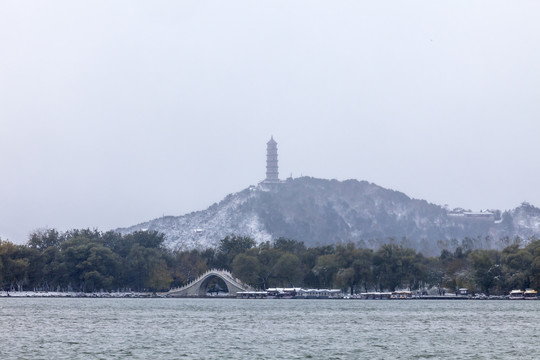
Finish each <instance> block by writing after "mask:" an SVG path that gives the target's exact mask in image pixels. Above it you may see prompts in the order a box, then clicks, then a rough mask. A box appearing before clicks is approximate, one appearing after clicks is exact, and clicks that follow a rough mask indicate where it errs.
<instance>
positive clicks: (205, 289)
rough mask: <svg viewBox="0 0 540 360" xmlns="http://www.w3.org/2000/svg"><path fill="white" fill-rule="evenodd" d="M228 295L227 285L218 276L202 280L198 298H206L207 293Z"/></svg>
mask: <svg viewBox="0 0 540 360" xmlns="http://www.w3.org/2000/svg"><path fill="white" fill-rule="evenodd" d="M220 292H221V293H227V294H230V293H231V291H230V289H229V286H228V285H227V283H226V282H225V281H224V280H223V279H222V278H221V276H218V275H214V274H212V275H209V276H208V277H206V279H204V280H203V282H202V283H201V286H200V287H199V296H206V295H207V294H208V293H210V294H212V293H215V294H219V293H220Z"/></svg>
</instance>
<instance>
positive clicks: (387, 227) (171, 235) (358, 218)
mask: <svg viewBox="0 0 540 360" xmlns="http://www.w3.org/2000/svg"><path fill="white" fill-rule="evenodd" d="M145 229H147V230H157V231H160V232H163V233H165V235H166V238H167V240H166V244H167V246H169V247H170V248H173V249H174V248H187V249H189V248H204V247H211V246H215V245H216V244H217V243H218V241H219V240H220V239H222V238H224V237H225V236H227V235H230V234H236V235H243V236H250V237H252V238H254V239H255V240H256V241H257V242H264V241H271V240H273V239H276V238H279V237H286V238H291V239H295V240H299V241H303V242H304V243H305V244H306V245H308V246H313V245H325V244H335V243H346V242H355V243H360V245H362V246H365V247H370V248H376V247H378V246H379V245H380V244H381V243H383V242H388V241H395V242H399V243H403V244H404V245H406V246H409V247H412V248H415V249H417V250H422V251H424V252H425V253H438V252H439V251H440V248H441V247H445V246H450V245H444V244H445V242H446V243H447V244H448V241H450V240H451V239H464V238H473V239H478V240H479V241H484V240H482V239H485V237H486V236H489V239H487V240H485V242H486V244H484V245H485V246H487V247H501V246H496V244H504V243H505V242H508V241H509V240H508V238H514V237H515V236H520V237H522V238H524V239H526V238H528V237H531V236H538V235H539V234H540V209H538V208H535V207H534V206H532V205H530V204H527V203H524V204H522V205H521V206H520V207H518V208H516V209H514V210H512V211H506V212H504V213H502V214H501V212H500V211H491V212H484V213H473V212H470V211H465V210H463V209H461V210H458V209H456V210H455V211H448V210H447V209H445V208H443V207H441V206H439V205H435V204H430V203H428V202H427V201H425V200H418V199H411V198H410V197H408V196H407V195H405V194H403V193H401V192H398V191H394V190H389V189H385V188H382V187H380V186H377V185H375V184H372V183H369V182H366V181H357V180H346V181H337V180H323V179H315V178H309V177H302V178H297V179H294V180H293V179H289V180H287V181H285V182H282V183H279V184H264V183H263V184H260V185H258V186H250V187H248V188H247V189H245V190H242V191H240V192H238V193H235V194H230V195H228V196H226V197H225V199H223V200H222V201H221V202H219V203H217V204H214V205H212V206H210V207H209V208H208V209H206V210H203V211H197V212H192V213H190V214H186V215H183V216H177V217H174V216H166V217H161V218H158V219H154V220H151V221H148V222H145V223H142V224H139V225H135V226H132V227H129V228H123V229H118V230H117V231H119V232H120V233H122V234H125V233H130V232H133V231H137V230H145Z"/></svg>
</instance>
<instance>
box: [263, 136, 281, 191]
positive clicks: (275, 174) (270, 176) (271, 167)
mask: <svg viewBox="0 0 540 360" xmlns="http://www.w3.org/2000/svg"><path fill="white" fill-rule="evenodd" d="M264 182H265V183H279V182H280V181H279V171H278V156H277V142H276V141H275V140H274V137H273V136H272V137H271V138H270V141H268V142H267V143H266V179H265V180H264Z"/></svg>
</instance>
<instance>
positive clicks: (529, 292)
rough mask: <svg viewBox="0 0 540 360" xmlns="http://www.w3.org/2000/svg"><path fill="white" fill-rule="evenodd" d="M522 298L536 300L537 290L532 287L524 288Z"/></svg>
mask: <svg viewBox="0 0 540 360" xmlns="http://www.w3.org/2000/svg"><path fill="white" fill-rule="evenodd" d="M523 298H524V299H525V300H538V292H537V291H536V290H533V289H525V292H524V293H523Z"/></svg>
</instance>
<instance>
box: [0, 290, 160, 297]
mask: <svg viewBox="0 0 540 360" xmlns="http://www.w3.org/2000/svg"><path fill="white" fill-rule="evenodd" d="M165 296H166V293H154V292H110V293H109V292H91V293H85V292H76V291H66V292H63V291H0V298H103V299H124V298H162V297H165Z"/></svg>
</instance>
